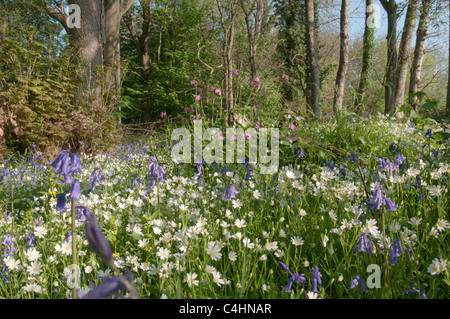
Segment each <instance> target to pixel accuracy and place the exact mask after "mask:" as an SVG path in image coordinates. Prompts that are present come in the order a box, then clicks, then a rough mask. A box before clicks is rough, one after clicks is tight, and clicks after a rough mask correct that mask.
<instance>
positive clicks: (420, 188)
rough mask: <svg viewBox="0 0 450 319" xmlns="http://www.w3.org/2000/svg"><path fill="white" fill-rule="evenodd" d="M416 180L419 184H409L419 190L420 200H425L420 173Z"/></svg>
mask: <svg viewBox="0 0 450 319" xmlns="http://www.w3.org/2000/svg"><path fill="white" fill-rule="evenodd" d="M416 181H417V184H408V185H410V186H412V187H414V188H415V189H418V190H419V198H418V200H425V199H424V198H423V190H422V179H421V178H420V175H416Z"/></svg>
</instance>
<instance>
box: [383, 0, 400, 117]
mask: <svg viewBox="0 0 450 319" xmlns="http://www.w3.org/2000/svg"><path fill="white" fill-rule="evenodd" d="M380 2H381V4H382V5H383V8H384V10H385V11H386V13H387V16H388V32H387V47H388V48H387V62H386V73H385V80H384V81H385V83H384V87H385V94H384V104H385V107H384V113H385V114H388V113H391V112H392V110H393V109H394V103H395V83H396V82H397V81H396V79H395V72H396V69H397V47H396V46H397V33H396V32H397V4H396V3H395V0H380Z"/></svg>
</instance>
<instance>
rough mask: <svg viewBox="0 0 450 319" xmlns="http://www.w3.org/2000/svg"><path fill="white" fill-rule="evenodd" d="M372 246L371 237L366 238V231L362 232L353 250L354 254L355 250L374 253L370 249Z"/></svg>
mask: <svg viewBox="0 0 450 319" xmlns="http://www.w3.org/2000/svg"><path fill="white" fill-rule="evenodd" d="M372 248H373V241H372V238H369V239H368V238H367V234H366V233H362V234H361V236H359V238H358V245H357V246H356V248H355V249H354V250H353V253H354V254H356V253H357V252H367V253H368V254H369V255H374V254H375V253H374V252H373V251H372Z"/></svg>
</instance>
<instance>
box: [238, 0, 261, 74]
mask: <svg viewBox="0 0 450 319" xmlns="http://www.w3.org/2000/svg"><path fill="white" fill-rule="evenodd" d="M255 4H256V2H254V3H253V4H252V5H251V8H250V9H249V10H247V8H246V7H245V4H244V0H241V7H242V11H243V12H244V19H245V25H246V28H247V40H248V53H249V62H250V70H251V73H252V78H255V77H256V65H255V47H254V44H253V30H252V29H251V26H250V15H251V14H252V13H253V10H254V6H255ZM256 21H259V20H258V17H257V18H256ZM256 21H255V23H256Z"/></svg>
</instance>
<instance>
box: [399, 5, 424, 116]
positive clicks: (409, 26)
mask: <svg viewBox="0 0 450 319" xmlns="http://www.w3.org/2000/svg"><path fill="white" fill-rule="evenodd" d="M418 6H419V0H410V1H409V4H408V9H407V11H406V18H405V24H404V27H403V33H402V39H401V41H400V48H399V51H398V62H397V72H396V80H397V82H396V84H395V102H394V107H397V108H400V107H401V106H402V105H403V103H404V100H405V87H406V78H407V75H408V66H409V59H410V55H411V54H410V51H411V41H412V36H413V33H414V28H415V25H416V17H417V8H418Z"/></svg>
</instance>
